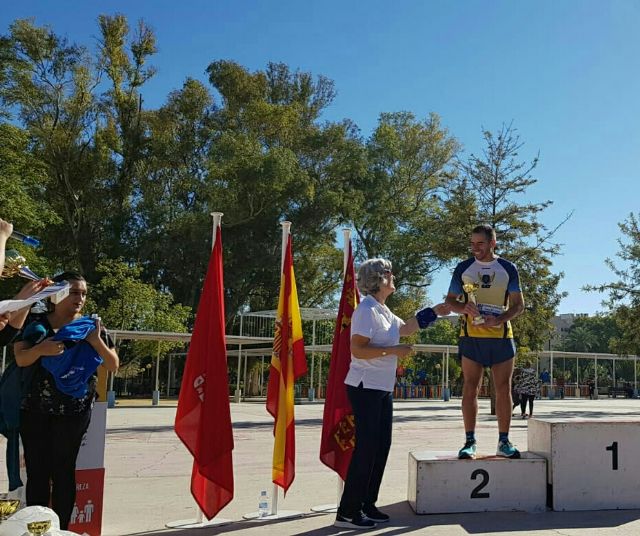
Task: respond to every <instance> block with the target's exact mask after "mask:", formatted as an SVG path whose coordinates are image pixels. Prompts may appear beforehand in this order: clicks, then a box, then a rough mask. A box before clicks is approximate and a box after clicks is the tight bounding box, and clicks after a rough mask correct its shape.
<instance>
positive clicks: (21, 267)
mask: <svg viewBox="0 0 640 536" xmlns="http://www.w3.org/2000/svg"><path fill="white" fill-rule="evenodd" d="M26 262H27V261H26V259H25V258H24V257H23V256H22V255H20V253H18V252H17V251H16V250H15V249H9V250H7V251H6V252H5V259H4V268H3V269H2V273H1V274H0V279H7V278H9V277H14V276H16V275H17V276H20V277H24V278H25V279H30V280H31V281H40V280H41V279H42V277H40V276H39V275H36V274H35V273H34V272H33V270H31V268H29V267H28V266H27V265H26ZM47 281H48V284H49V285H50V284H51V281H50V280H47ZM68 295H69V289H68V287H67V288H64V289H62V290H60V291H59V292H57V293H56V294H53V295H51V298H50V299H51V301H52V303H60V302H61V301H62V300H64V299H65V298H66V297H67V296H68Z"/></svg>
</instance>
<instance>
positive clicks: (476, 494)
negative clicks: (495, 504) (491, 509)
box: [471, 447, 617, 499]
mask: <svg viewBox="0 0 640 536" xmlns="http://www.w3.org/2000/svg"><path fill="white" fill-rule="evenodd" d="M607 448H608V447H607ZM616 452H617V451H616ZM478 477H480V478H482V480H481V481H480V484H478V485H477V486H476V487H475V488H473V490H472V491H471V498H472V499H488V498H489V493H487V492H482V493H481V492H480V490H482V489H484V488H485V487H486V486H487V484H488V483H489V473H487V471H485V470H484V469H476V470H475V471H474V472H473V473H471V480H476V479H477V478H478Z"/></svg>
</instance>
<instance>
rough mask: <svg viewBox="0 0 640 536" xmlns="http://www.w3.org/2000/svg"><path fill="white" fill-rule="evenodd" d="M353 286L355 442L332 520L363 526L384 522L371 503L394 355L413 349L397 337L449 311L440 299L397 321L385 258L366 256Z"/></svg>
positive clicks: (387, 429) (385, 446)
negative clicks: (356, 296)
mask: <svg viewBox="0 0 640 536" xmlns="http://www.w3.org/2000/svg"><path fill="white" fill-rule="evenodd" d="M357 280H358V288H359V289H360V292H361V293H362V294H363V295H364V298H363V299H362V301H361V302H360V305H358V307H357V308H356V310H355V312H354V313H353V317H352V318H351V364H350V367H349V372H348V373H347V376H346V378H345V384H346V388H347V394H348V396H349V401H350V402H351V407H352V408H353V415H354V417H355V436H356V445H355V448H354V451H353V455H352V458H351V464H350V465H349V471H348V473H347V479H346V481H345V485H344V491H343V493H342V498H341V500H340V505H339V508H338V513H337V516H336V521H335V523H334V525H335V526H336V527H341V528H350V529H369V528H374V527H375V526H376V523H384V522H386V521H389V516H388V515H387V514H385V513H383V512H381V511H380V510H378V508H377V507H376V501H377V500H378V491H379V489H380V483H381V482H382V475H383V474H384V469H385V465H386V463H387V456H388V455H389V449H390V447H391V421H392V418H393V396H392V394H393V387H394V384H395V379H396V367H397V362H398V358H402V357H405V356H407V355H409V354H410V353H411V352H412V350H413V348H412V346H411V345H409V344H400V337H405V336H407V335H411V334H413V333H415V332H416V331H417V330H418V329H420V328H425V327H427V326H429V325H430V324H431V323H433V322H434V321H435V320H436V318H437V317H438V315H446V314H449V312H450V308H449V306H448V305H446V304H444V303H441V304H439V305H436V306H434V307H433V308H431V307H427V308H426V309H422V310H421V311H419V312H418V313H416V315H415V316H413V317H411V318H409V319H407V320H402V319H400V318H399V317H398V316H396V315H395V314H393V313H392V312H391V310H390V309H389V308H388V307H387V306H386V305H385V301H386V300H387V298H388V297H389V296H391V294H393V293H394V292H395V290H396V287H395V284H394V276H393V272H392V265H391V262H390V261H388V260H386V259H369V260H367V261H365V262H364V263H362V265H361V266H360V268H359V269H358V275H357Z"/></svg>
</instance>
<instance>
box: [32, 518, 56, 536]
mask: <svg viewBox="0 0 640 536" xmlns="http://www.w3.org/2000/svg"><path fill="white" fill-rule="evenodd" d="M50 528H51V520H50V519H47V520H45V521H32V522H31V523H27V530H28V531H29V534H33V536H42V535H43V534H46V533H47V532H49V529H50Z"/></svg>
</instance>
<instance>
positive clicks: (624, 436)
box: [528, 419, 640, 511]
mask: <svg viewBox="0 0 640 536" xmlns="http://www.w3.org/2000/svg"><path fill="white" fill-rule="evenodd" d="M528 449H529V451H530V452H532V453H535V454H538V455H541V456H544V457H545V458H546V460H547V483H548V486H549V506H551V507H552V508H553V509H554V510H558V511H562V510H610V509H613V510H616V509H636V508H640V419H638V420H577V419H544V420H538V419H531V420H530V421H529V433H528Z"/></svg>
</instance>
